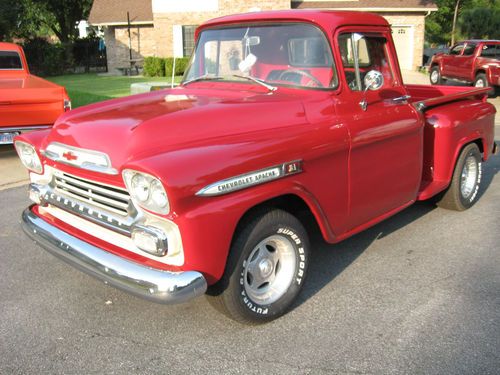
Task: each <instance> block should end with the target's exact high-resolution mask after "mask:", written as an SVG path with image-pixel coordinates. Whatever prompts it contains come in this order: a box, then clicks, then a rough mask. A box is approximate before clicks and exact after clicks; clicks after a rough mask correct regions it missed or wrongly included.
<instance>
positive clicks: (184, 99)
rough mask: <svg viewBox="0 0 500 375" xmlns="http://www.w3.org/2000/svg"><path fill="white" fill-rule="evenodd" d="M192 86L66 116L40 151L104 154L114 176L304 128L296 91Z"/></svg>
mask: <svg viewBox="0 0 500 375" xmlns="http://www.w3.org/2000/svg"><path fill="white" fill-rule="evenodd" d="M217 85H219V86H217ZM192 86H193V88H191V87H178V88H175V89H171V90H161V91H158V92H154V93H147V94H141V95H135V96H130V97H126V98H121V99H117V100H111V101H107V102H103V103H98V104H93V105H91V106H87V107H82V108H79V109H76V110H73V111H70V112H68V113H67V114H65V115H63V116H62V117H61V118H60V119H59V120H58V121H57V123H56V124H55V126H54V127H53V129H52V131H51V133H50V134H49V136H48V137H47V138H46V139H45V141H44V143H43V144H42V148H46V147H47V146H48V144H50V143H51V142H59V143H62V144H65V145H69V146H74V147H79V148H84V149H90V150H95V151H100V152H104V153H106V154H107V155H108V156H109V157H110V159H111V165H112V166H113V167H114V168H115V169H118V170H120V169H121V168H122V166H123V165H124V164H125V163H127V162H130V161H135V160H139V159H141V158H146V157H149V156H153V155H157V154H160V153H165V152H169V151H174V150H179V149H188V148H190V147H197V148H200V147H208V146H211V147H213V146H215V145H217V144H220V143H221V140H224V141H223V142H225V143H227V142H231V139H233V140H235V139H236V138H235V137H241V135H244V134H248V133H253V132H265V131H266V130H276V128H280V127H288V126H293V125H295V124H299V123H301V124H303V123H304V122H306V119H305V113H304V109H303V105H302V100H301V99H302V98H301V96H297V95H298V94H297V93H293V91H297V90H283V89H281V88H280V89H278V90H277V91H275V92H273V93H269V92H267V90H266V89H265V88H263V87H260V86H254V85H242V84H230V83H225V84H224V85H223V86H222V85H221V84H215V83H214V84H212V83H200V84H192ZM194 86H196V87H194ZM221 87H222V89H221ZM242 87H243V89H242ZM244 138H247V137H244ZM247 139H248V138H247Z"/></svg>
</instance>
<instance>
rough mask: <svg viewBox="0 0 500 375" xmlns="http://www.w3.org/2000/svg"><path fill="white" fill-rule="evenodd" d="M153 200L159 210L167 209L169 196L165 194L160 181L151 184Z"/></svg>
mask: <svg viewBox="0 0 500 375" xmlns="http://www.w3.org/2000/svg"><path fill="white" fill-rule="evenodd" d="M151 199H152V200H153V203H154V204H155V205H156V206H157V207H159V208H163V207H165V206H166V205H167V203H168V200H167V194H166V193H165V190H164V189H163V186H162V185H161V182H160V181H158V180H153V182H152V183H151Z"/></svg>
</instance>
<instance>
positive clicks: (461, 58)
mask: <svg viewBox="0 0 500 375" xmlns="http://www.w3.org/2000/svg"><path fill="white" fill-rule="evenodd" d="M429 78H430V81H431V83H432V84H433V85H439V84H443V83H445V82H446V79H448V78H452V79H457V80H461V81H464V82H467V83H471V84H473V85H474V86H475V87H490V88H491V89H492V92H493V91H495V90H497V91H498V90H499V88H500V40H466V41H464V42H460V43H458V44H457V45H455V46H453V47H452V48H451V49H450V52H449V53H447V54H445V53H438V54H436V55H434V56H433V57H432V61H431V64H430V76H429Z"/></svg>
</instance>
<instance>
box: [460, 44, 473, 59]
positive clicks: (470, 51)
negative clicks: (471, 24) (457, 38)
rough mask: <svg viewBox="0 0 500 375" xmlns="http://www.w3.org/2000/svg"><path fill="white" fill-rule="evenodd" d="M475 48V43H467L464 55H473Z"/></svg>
mask: <svg viewBox="0 0 500 375" xmlns="http://www.w3.org/2000/svg"><path fill="white" fill-rule="evenodd" d="M475 50H476V45H475V44H467V46H466V47H465V48H464V53H463V56H471V55H472V54H473V53H474V51H475Z"/></svg>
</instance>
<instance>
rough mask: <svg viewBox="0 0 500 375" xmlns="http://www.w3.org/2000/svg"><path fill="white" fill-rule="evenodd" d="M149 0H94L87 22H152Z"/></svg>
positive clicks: (101, 23) (97, 23)
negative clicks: (128, 19) (128, 17)
mask: <svg viewBox="0 0 500 375" xmlns="http://www.w3.org/2000/svg"><path fill="white" fill-rule="evenodd" d="M151 4H152V1H151V0H94V4H93V5H92V9H91V10H90V16H89V22H90V23H91V24H94V25H105V24H126V23H127V12H129V13H130V22H131V23H137V22H151V23H152V22H153V10H152V5H151Z"/></svg>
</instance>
